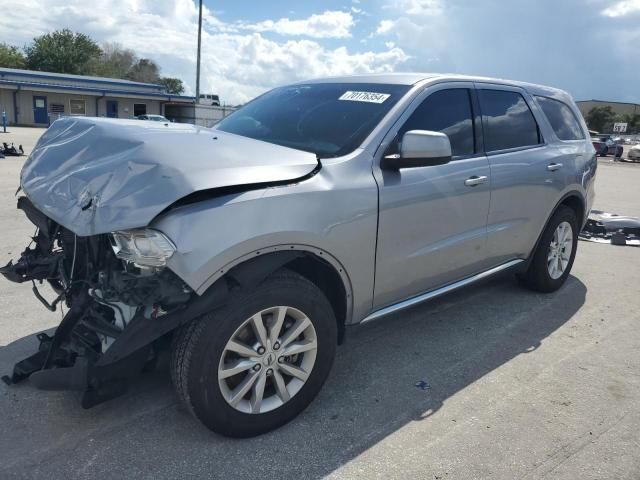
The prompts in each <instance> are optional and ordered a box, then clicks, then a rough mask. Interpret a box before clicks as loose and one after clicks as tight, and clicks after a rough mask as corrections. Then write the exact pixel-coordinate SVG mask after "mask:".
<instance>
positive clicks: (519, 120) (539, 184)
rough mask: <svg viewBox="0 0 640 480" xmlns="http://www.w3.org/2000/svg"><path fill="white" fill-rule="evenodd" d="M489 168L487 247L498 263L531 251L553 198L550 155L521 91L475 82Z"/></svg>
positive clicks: (550, 207) (553, 200) (528, 101)
mask: <svg viewBox="0 0 640 480" xmlns="http://www.w3.org/2000/svg"><path fill="white" fill-rule="evenodd" d="M476 87H477V94H478V102H479V105H480V111H481V113H482V126H483V132H484V146H485V151H486V153H487V158H488V160H489V168H490V170H491V202H490V206H489V216H488V221H487V250H488V255H489V258H490V260H491V263H492V264H494V265H499V264H501V263H503V262H506V261H509V260H511V259H515V258H525V257H527V256H528V255H529V253H530V252H531V249H532V248H533V245H534V244H535V242H536V240H537V238H538V235H539V234H540V230H541V225H544V222H545V221H546V219H547V217H548V215H549V214H550V213H551V210H552V209H553V205H555V202H556V199H557V192H555V188H554V185H553V182H552V178H551V176H552V174H553V172H552V171H550V170H549V169H548V166H549V165H550V164H551V163H553V156H552V155H550V154H549V151H548V149H546V148H545V144H544V143H545V142H544V139H543V137H542V133H541V131H540V127H539V125H538V120H536V117H535V116H534V114H533V112H532V108H531V105H534V103H533V99H532V98H531V97H530V96H529V94H528V93H527V92H525V91H524V90H523V89H520V88H517V87H510V86H504V85H490V84H482V83H478V84H476Z"/></svg>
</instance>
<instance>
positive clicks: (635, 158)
mask: <svg viewBox="0 0 640 480" xmlns="http://www.w3.org/2000/svg"><path fill="white" fill-rule="evenodd" d="M627 160H630V161H632V162H640V144H637V145H634V146H633V147H631V148H630V149H629V151H628V152H627Z"/></svg>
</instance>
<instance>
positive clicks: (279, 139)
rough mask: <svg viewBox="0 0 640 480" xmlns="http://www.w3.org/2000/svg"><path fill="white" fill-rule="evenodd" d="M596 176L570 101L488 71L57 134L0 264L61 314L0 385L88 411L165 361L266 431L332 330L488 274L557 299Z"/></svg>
mask: <svg viewBox="0 0 640 480" xmlns="http://www.w3.org/2000/svg"><path fill="white" fill-rule="evenodd" d="M596 167H597V162H596V157H595V150H594V148H593V146H592V144H591V141H590V138H589V134H588V131H587V128H586V126H585V124H584V121H583V120H582V117H581V116H580V113H579V112H578V109H577V108H576V106H575V104H574V102H573V101H572V99H571V97H570V96H569V95H568V94H566V93H565V92H562V91H560V90H556V89H553V88H548V87H543V86H537V85H530V84H524V83H518V82H510V81H504V80H495V79H488V78H472V77H462V76H450V75H424V74H398V75H371V76H355V77H344V78H331V79H322V80H316V81H309V82H303V83H300V84H296V85H291V86H286V87H281V88H276V89H274V90H272V91H270V92H268V93H266V94H264V95H262V96H260V97H258V98H256V99H255V100H253V101H252V102H250V103H249V104H247V105H245V106H244V107H243V108H241V109H239V110H238V111H236V112H235V113H233V114H232V115H231V116H229V117H227V118H225V119H224V120H222V121H221V122H220V123H219V124H218V125H217V126H216V127H215V128H214V129H205V128H198V127H194V126H190V125H180V124H154V123H153V122H138V121H123V120H109V119H98V118H65V119H61V120H58V121H56V122H54V124H53V125H52V126H51V127H50V128H49V130H48V131H47V132H46V133H45V134H44V135H43V136H42V138H41V139H40V141H39V142H38V145H37V146H36V148H35V149H34V151H33V153H32V154H31V156H30V158H29V159H28V161H27V163H26V164H25V166H24V169H23V171H22V175H21V189H22V191H23V194H24V196H22V197H21V198H20V199H19V201H18V207H19V208H21V209H22V210H24V211H25V213H26V215H27V216H28V217H29V219H30V220H31V221H32V222H33V223H34V224H35V225H36V226H37V228H38V230H37V235H36V236H35V238H34V242H33V244H32V246H29V247H28V248H27V249H26V250H25V251H24V252H23V254H22V257H21V258H20V259H19V260H17V261H16V262H15V263H13V262H10V263H9V265H7V266H6V267H3V268H2V269H1V271H2V273H3V274H4V275H5V276H6V277H7V278H9V279H10V280H13V281H16V282H25V281H30V282H33V290H34V292H35V294H36V296H37V298H38V299H39V300H40V301H41V302H42V303H43V304H44V305H45V306H46V307H47V308H48V309H50V310H55V309H56V308H57V306H58V305H62V304H66V305H67V306H68V307H69V309H68V311H67V312H66V315H65V316H64V319H63V320H62V323H61V324H60V326H59V327H58V328H57V330H56V332H55V334H54V335H53V336H48V335H46V334H40V335H39V336H38V338H39V340H40V348H39V350H38V352H36V353H35V354H34V355H32V356H31V357H29V358H26V359H25V360H23V361H21V362H19V363H18V364H16V366H15V368H14V371H13V374H12V375H11V376H10V377H5V380H6V381H7V382H18V381H20V380H22V379H24V378H26V377H28V376H31V379H32V382H33V383H34V384H35V385H36V386H38V387H42V388H74V389H79V390H81V391H82V392H83V396H82V405H83V406H84V407H90V406H92V405H95V404H97V403H99V402H102V401H105V400H107V399H110V398H112V397H115V396H116V395H119V394H120V393H122V392H123V391H124V390H125V389H126V387H127V385H128V384H129V383H130V382H132V381H134V380H135V378H136V375H138V374H139V372H141V371H142V370H143V369H144V368H148V367H149V366H150V365H152V364H153V362H154V361H155V359H156V358H158V355H159V354H160V353H161V352H162V351H164V350H168V349H169V348H170V349H171V374H172V378H173V383H174V384H175V388H176V391H177V394H178V397H179V398H180V400H181V401H182V403H183V404H184V405H185V406H186V408H187V409H188V410H189V411H191V412H192V413H193V414H194V415H195V416H196V417H197V418H198V419H200V420H201V421H202V422H203V423H204V424H205V425H206V426H207V427H209V428H210V429H212V430H214V431H216V432H220V433H222V434H225V435H230V436H238V437H243V436H251V435H257V434H260V433H263V432H266V431H268V430H271V429H273V428H276V427H278V426H280V425H283V424H284V423H286V422H288V421H289V420H291V419H292V418H294V417H295V416H296V415H297V414H298V413H300V412H301V411H302V410H303V409H304V408H305V407H306V406H307V405H308V404H309V403H310V402H311V401H312V399H313V398H314V397H315V396H316V394H317V393H318V391H319V390H320V388H321V386H322V384H323V382H324V381H325V379H326V378H327V376H328V374H329V371H330V369H331V364H332V362H333V359H334V356H335V352H336V345H337V344H339V343H341V342H342V340H343V338H344V335H345V331H346V330H347V328H346V327H347V326H350V325H354V324H358V323H363V322H369V321H372V320H375V319H377V318H380V317H382V316H384V315H387V314H390V313H393V312H397V311H400V310H402V309H404V308H407V307H409V306H412V305H415V304H418V303H420V302H423V301H425V300H428V299H431V298H433V297H436V296H438V295H440V294H443V293H446V292H449V291H451V290H453V289H456V288H458V287H461V286H464V285H468V284H470V283H473V282H475V281H477V280H480V279H482V278H485V277H487V276H489V275H492V274H495V273H497V272H501V271H506V270H508V269H511V270H513V271H514V272H515V273H517V274H518V276H519V277H520V279H521V280H522V282H523V283H524V284H525V285H527V286H529V287H531V288H533V289H535V290H538V291H542V292H551V291H554V290H557V289H558V288H560V286H561V285H562V284H563V283H564V281H565V280H566V278H567V276H568V275H569V272H570V270H571V266H572V263H573V260H574V257H575V254H576V246H577V234H578V231H579V230H580V229H581V227H582V225H583V224H584V223H585V221H586V218H587V214H588V212H589V210H590V208H591V204H592V200H593V184H594V178H595V172H596ZM45 282H46V283H48V284H49V286H50V287H52V289H53V293H51V292H44V291H41V290H42V288H41V287H40V286H39V285H40V284H43V283H45Z"/></svg>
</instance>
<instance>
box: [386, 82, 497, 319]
mask: <svg viewBox="0 0 640 480" xmlns="http://www.w3.org/2000/svg"><path fill="white" fill-rule="evenodd" d="M409 130H431V131H438V132H443V133H445V134H447V136H448V137H449V140H450V142H451V149H452V160H451V162H449V163H446V164H441V165H431V166H420V167H412V168H400V169H397V170H390V169H381V168H380V163H379V161H380V159H381V158H382V157H383V156H385V155H389V154H393V153H399V152H397V151H393V150H394V147H393V145H394V144H397V141H398V140H399V139H401V138H402V135H403V134H404V133H405V132H407V131H409ZM389 139H391V140H389ZM384 144H389V145H391V147H389V148H386V150H385V151H384V152H378V155H379V156H380V158H378V159H377V160H378V161H377V162H376V165H375V167H374V176H375V178H376V181H377V182H378V188H379V226H378V242H377V247H376V272H375V287H374V305H373V307H374V309H377V308H381V307H384V306H387V305H391V304H394V303H397V302H399V301H401V300H404V299H407V298H410V297H413V296H416V295H419V294H421V293H423V292H426V291H429V290H433V289H436V288H438V287H441V286H444V285H447V284H449V283H452V282H455V281H457V280H460V279H463V278H465V277H467V276H470V275H473V274H475V273H478V272H480V271H482V270H484V269H487V268H488V258H487V257H488V255H487V245H486V237H487V216H488V213H489V198H490V188H491V182H490V171H489V163H488V161H487V157H486V156H485V155H484V153H483V148H482V136H481V124H480V116H479V111H478V108H477V100H476V97H475V90H474V87H473V84H471V83H467V82H454V83H450V84H441V85H437V86H434V87H431V88H428V89H427V90H426V91H425V92H424V93H423V94H422V96H421V97H419V98H418V99H417V100H416V101H415V102H414V103H413V104H412V106H411V107H409V109H408V110H407V112H405V114H404V115H403V116H402V117H401V118H400V119H399V121H398V122H397V123H396V125H394V127H393V128H392V130H391V132H390V134H389V136H388V137H387V139H386V140H385V142H384ZM396 148H397V147H396ZM470 179H474V180H473V181H470Z"/></svg>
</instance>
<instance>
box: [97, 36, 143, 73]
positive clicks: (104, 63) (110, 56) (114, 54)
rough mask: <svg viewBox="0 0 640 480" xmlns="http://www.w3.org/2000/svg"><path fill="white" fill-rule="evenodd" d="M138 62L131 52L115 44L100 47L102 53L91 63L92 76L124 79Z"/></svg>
mask: <svg viewBox="0 0 640 480" xmlns="http://www.w3.org/2000/svg"><path fill="white" fill-rule="evenodd" d="M137 62H138V57H137V56H136V54H135V52H134V51H133V50H130V49H128V48H123V47H122V46H121V45H119V44H117V43H105V44H104V45H102V53H101V54H100V56H99V57H96V58H95V59H94V60H93V61H92V62H91V67H90V70H91V72H92V75H97V76H99V77H112V78H126V76H127V74H128V73H129V70H131V68H132V67H133V66H134V65H135V64H136V63H137Z"/></svg>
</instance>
